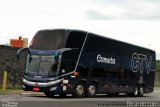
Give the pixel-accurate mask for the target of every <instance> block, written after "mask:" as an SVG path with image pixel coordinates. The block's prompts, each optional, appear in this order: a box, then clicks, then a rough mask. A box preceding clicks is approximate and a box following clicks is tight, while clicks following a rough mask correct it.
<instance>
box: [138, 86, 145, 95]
mask: <svg viewBox="0 0 160 107" xmlns="http://www.w3.org/2000/svg"><path fill="white" fill-rule="evenodd" d="M143 94H144V88H143V86H140V87H139V92H138V96H140V97H142V96H143Z"/></svg>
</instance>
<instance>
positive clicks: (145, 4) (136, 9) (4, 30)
mask: <svg viewBox="0 0 160 107" xmlns="http://www.w3.org/2000/svg"><path fill="white" fill-rule="evenodd" d="M48 28H49V29H54V28H71V29H80V30H85V31H90V32H93V33H97V34H100V35H104V36H107V37H110V38H114V39H118V40H121V41H125V42H129V43H132V44H136V45H140V46H143V47H147V48H150V49H153V50H155V51H156V53H157V59H160V42H159V40H160V39H159V38H158V37H159V36H160V0H0V44H7V43H9V39H10V38H18V36H23V37H27V38H29V41H31V39H32V37H33V36H34V34H35V33H36V32H37V30H40V29H48Z"/></svg>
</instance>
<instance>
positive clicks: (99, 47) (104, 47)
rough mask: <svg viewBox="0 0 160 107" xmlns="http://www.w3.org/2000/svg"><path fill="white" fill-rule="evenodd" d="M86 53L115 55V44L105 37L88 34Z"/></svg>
mask: <svg viewBox="0 0 160 107" xmlns="http://www.w3.org/2000/svg"><path fill="white" fill-rule="evenodd" d="M87 51H88V52H107V53H110V54H116V53H117V42H116V41H114V40H111V39H108V38H105V37H100V36H96V35H92V34H89V38H88V41H87Z"/></svg>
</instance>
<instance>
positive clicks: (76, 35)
mask: <svg viewBox="0 0 160 107" xmlns="http://www.w3.org/2000/svg"><path fill="white" fill-rule="evenodd" d="M85 37H86V33H82V32H71V33H70V34H69V35H68V38H67V41H66V46H65V47H66V48H81V47H82V45H83V42H84V39H85Z"/></svg>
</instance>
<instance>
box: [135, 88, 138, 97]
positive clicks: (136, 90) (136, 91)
mask: <svg viewBox="0 0 160 107" xmlns="http://www.w3.org/2000/svg"><path fill="white" fill-rule="evenodd" d="M134 95H135V96H137V95H138V89H137V87H136V88H135V91H134Z"/></svg>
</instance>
